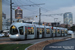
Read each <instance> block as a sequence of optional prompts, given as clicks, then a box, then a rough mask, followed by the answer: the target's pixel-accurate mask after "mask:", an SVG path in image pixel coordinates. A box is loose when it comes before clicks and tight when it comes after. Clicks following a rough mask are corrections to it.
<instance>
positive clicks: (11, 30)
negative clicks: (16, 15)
mask: <svg viewBox="0 0 75 50" xmlns="http://www.w3.org/2000/svg"><path fill="white" fill-rule="evenodd" d="M17 33H18V30H17V28H16V27H15V26H11V27H10V34H11V35H15V34H17Z"/></svg>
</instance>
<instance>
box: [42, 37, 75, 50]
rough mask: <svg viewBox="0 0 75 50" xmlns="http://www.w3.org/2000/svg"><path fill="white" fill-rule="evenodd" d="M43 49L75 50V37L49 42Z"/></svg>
mask: <svg viewBox="0 0 75 50" xmlns="http://www.w3.org/2000/svg"><path fill="white" fill-rule="evenodd" d="M43 50H75V38H73V39H69V40H66V41H61V42H57V43H52V44H49V45H47V46H45V47H44V49H43Z"/></svg>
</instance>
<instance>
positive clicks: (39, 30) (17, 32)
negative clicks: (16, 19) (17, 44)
mask: <svg viewBox="0 0 75 50" xmlns="http://www.w3.org/2000/svg"><path fill="white" fill-rule="evenodd" d="M66 35H67V29H66V28H61V27H53V28H52V26H43V25H35V24H27V23H13V24H12V25H11V26H10V35H9V38H10V39H13V40H18V39H20V40H23V39H35V38H46V37H59V36H66Z"/></svg>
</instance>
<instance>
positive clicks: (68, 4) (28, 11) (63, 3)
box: [2, 0, 75, 24]
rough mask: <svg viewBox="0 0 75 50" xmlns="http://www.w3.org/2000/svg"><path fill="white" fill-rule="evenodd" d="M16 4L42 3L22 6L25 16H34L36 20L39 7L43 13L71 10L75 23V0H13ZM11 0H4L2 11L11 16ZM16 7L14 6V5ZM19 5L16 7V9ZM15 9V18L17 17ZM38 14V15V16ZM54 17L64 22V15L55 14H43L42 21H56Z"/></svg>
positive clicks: (58, 12) (8, 16)
mask: <svg viewBox="0 0 75 50" xmlns="http://www.w3.org/2000/svg"><path fill="white" fill-rule="evenodd" d="M12 2H13V3H14V4H13V6H15V5H31V4H42V3H44V5H34V6H22V7H20V8H21V9H22V10H23V17H34V21H38V20H39V16H38V15H39V8H41V15H50V14H61V13H66V12H71V13H72V14H73V23H74V24H75V22H74V21H75V0H12ZM9 4H10V0H2V11H3V12H4V13H5V14H6V15H7V18H10V5H9ZM13 8H14V7H13ZM16 8H17V7H15V9H16ZM14 14H15V13H14V10H13V18H15V15H14ZM36 16H38V17H37V18H36ZM54 18H58V20H57V22H61V23H63V15H62V16H60V15H55V16H41V21H42V22H54Z"/></svg>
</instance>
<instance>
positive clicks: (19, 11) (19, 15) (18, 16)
mask: <svg viewBox="0 0 75 50" xmlns="http://www.w3.org/2000/svg"><path fill="white" fill-rule="evenodd" d="M15 18H16V19H22V18H23V13H22V9H21V8H20V7H17V9H16V10H15Z"/></svg>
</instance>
